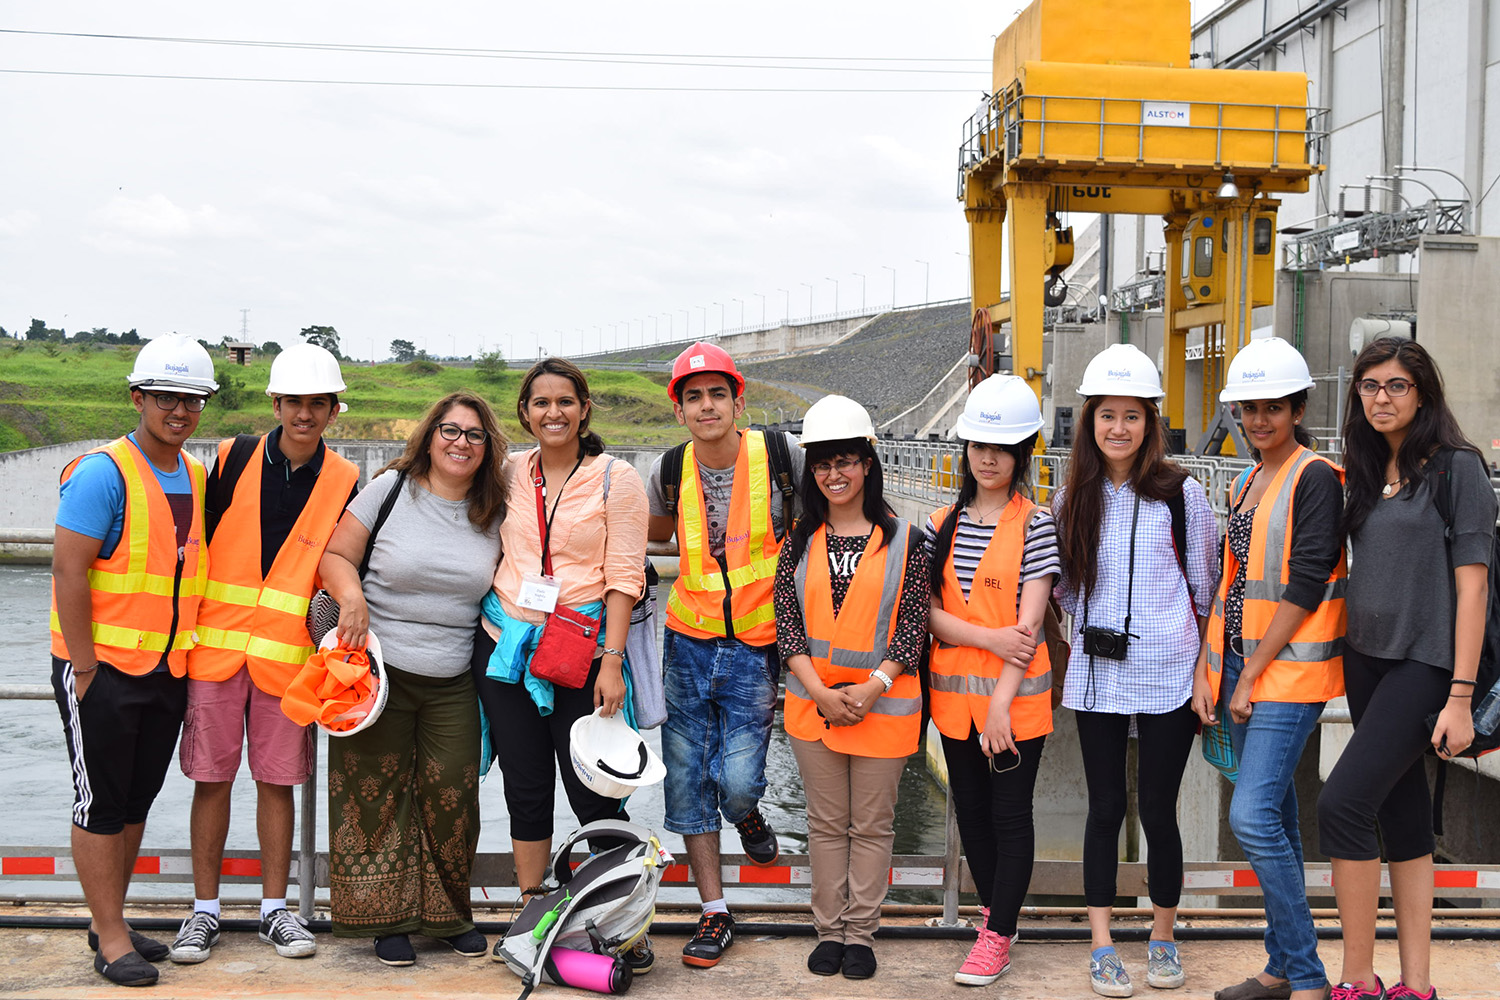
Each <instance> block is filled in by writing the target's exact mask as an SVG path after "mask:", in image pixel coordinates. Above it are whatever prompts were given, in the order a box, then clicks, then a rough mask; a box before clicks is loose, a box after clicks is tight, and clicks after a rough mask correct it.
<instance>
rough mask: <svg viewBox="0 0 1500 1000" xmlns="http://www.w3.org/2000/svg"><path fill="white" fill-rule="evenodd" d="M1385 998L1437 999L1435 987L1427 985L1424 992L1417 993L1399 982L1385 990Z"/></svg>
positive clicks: (1389, 999)
mask: <svg viewBox="0 0 1500 1000" xmlns="http://www.w3.org/2000/svg"><path fill="white" fill-rule="evenodd" d="M1385 1000H1438V995H1437V987H1436V986H1429V987H1427V992H1426V993H1418V992H1417V991H1416V990H1414V989H1412V988H1411V987H1410V986H1407V985H1406V983H1404V982H1400V983H1397V984H1396V985H1395V986H1392V987H1391V988H1390V989H1388V990H1386V991H1385Z"/></svg>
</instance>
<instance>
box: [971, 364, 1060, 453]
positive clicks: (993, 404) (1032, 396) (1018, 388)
mask: <svg viewBox="0 0 1500 1000" xmlns="http://www.w3.org/2000/svg"><path fill="white" fill-rule="evenodd" d="M1041 429H1042V408H1041V405H1040V404H1039V403H1038V402H1037V399H1036V393H1035V392H1033V391H1032V389H1031V386H1030V385H1028V384H1027V383H1026V380H1025V379H1023V378H1021V377H1020V376H1019V375H991V376H990V377H989V378H987V379H985V380H984V381H983V382H981V383H979V384H978V385H976V386H975V387H974V388H973V389H971V390H969V398H968V400H967V401H966V402H965V403H964V412H963V413H961V414H959V417H958V422H957V423H956V424H954V425H953V434H954V436H955V437H957V438H959V439H960V440H963V441H980V442H983V443H985V444H1019V443H1020V442H1022V441H1025V440H1026V439H1027V438H1029V437H1031V435H1033V434H1035V433H1036V432H1037V431H1039V430H1041Z"/></svg>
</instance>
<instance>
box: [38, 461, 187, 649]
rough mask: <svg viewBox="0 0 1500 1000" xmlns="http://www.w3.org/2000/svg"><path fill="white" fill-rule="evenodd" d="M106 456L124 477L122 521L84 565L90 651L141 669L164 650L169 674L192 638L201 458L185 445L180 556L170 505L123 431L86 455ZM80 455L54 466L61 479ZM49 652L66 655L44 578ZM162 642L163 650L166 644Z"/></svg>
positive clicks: (54, 596)
mask: <svg viewBox="0 0 1500 1000" xmlns="http://www.w3.org/2000/svg"><path fill="white" fill-rule="evenodd" d="M96 453H100V454H105V455H108V456H109V457H110V458H111V459H112V460H113V461H114V463H115V466H116V467H117V468H119V470H120V475H121V476H123V477H124V479H125V522H124V528H123V530H122V531H121V533H120V541H119V542H118V544H116V545H115V550H114V552H112V553H110V556H109V558H108V559H105V558H102V557H101V558H98V559H95V560H94V564H93V565H92V566H90V567H89V572H88V579H89V600H90V603H91V616H92V618H93V623H92V624H93V633H94V655H95V656H97V657H98V658H99V659H101V660H103V661H105V662H106V663H108V664H110V665H111V666H113V667H115V668H116V669H118V670H122V671H124V672H125V673H127V674H137V675H140V674H149V673H150V672H151V671H153V670H155V669H156V668H157V666H158V665H159V664H160V663H161V660H162V654H163V653H166V658H167V667H168V669H170V670H171V671H172V676H174V677H181V676H182V675H183V674H185V673H186V672H187V652H188V650H189V649H191V648H192V647H193V644H194V643H195V642H197V638H196V637H195V636H194V634H193V626H194V624H195V623H196V622H197V620H198V602H199V600H200V599H201V598H202V596H203V587H204V584H205V583H207V581H208V559H207V553H206V552H204V550H203V484H204V481H205V479H206V478H207V477H206V475H205V473H204V471H203V463H201V462H199V461H198V460H197V459H196V458H193V457H192V456H191V455H189V454H188V453H187V452H185V451H184V452H179V453H178V456H177V460H178V461H179V462H184V463H186V464H187V469H188V479H189V480H190V482H191V483H192V489H193V522H192V524H191V525H190V526H189V527H188V535H187V544H185V545H184V546H183V547H182V551H181V558H179V553H178V549H177V525H176V522H175V521H173V519H172V508H171V507H170V506H169V505H168V503H167V495H166V494H165V493H163V492H162V489H161V486H160V484H158V483H157V481H156V474H155V473H153V472H152V471H151V464H150V463H149V462H148V461H147V460H146V456H145V455H144V454H142V453H141V450H140V449H139V448H137V447H136V446H135V445H134V444H132V443H131V441H130V440H129V438H123V437H122V438H116V439H115V440H113V441H111V442H110V443H109V444H107V445H104V446H103V447H101V448H95V449H94V451H91V452H89V453H88V454H90V455H92V454H96ZM82 458H83V456H82V455H80V456H78V458H75V459H73V461H71V462H69V463H68V465H67V467H66V468H64V469H63V472H62V480H61V481H62V482H67V481H68V479H69V478H70V477H71V476H72V475H73V470H74V469H76V468H77V467H78V462H79V461H80V460H81V459H82ZM51 627H52V655H53V656H56V657H58V658H59V659H64V660H70V659H72V657H71V656H69V655H68V647H67V645H66V643H64V642H63V637H62V625H61V623H60V622H59V620H58V617H57V582H56V581H55V580H54V581H53V584H52V615H51ZM169 644H170V647H171V649H170V651H168V645H169Z"/></svg>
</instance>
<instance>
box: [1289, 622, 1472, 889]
mask: <svg viewBox="0 0 1500 1000" xmlns="http://www.w3.org/2000/svg"><path fill="white" fill-rule="evenodd" d="M1452 678H1453V675H1452V674H1451V673H1449V672H1448V671H1446V670H1441V669H1439V668H1437V667H1434V666H1431V665H1429V664H1426V663H1418V662H1417V661H1416V660H1383V659H1380V658H1378V657H1374V656H1366V655H1365V654H1363V653H1361V652H1360V651H1359V650H1357V649H1354V648H1352V647H1350V646H1349V645H1348V644H1347V643H1346V644H1345V646H1344V689H1345V693H1346V694H1347V695H1348V696H1349V715H1350V717H1351V718H1352V719H1353V720H1354V735H1353V736H1351V737H1350V738H1349V745H1348V746H1346V747H1345V748H1344V752H1343V753H1342V754H1340V755H1339V759H1338V762H1337V763H1336V764H1334V766H1333V771H1332V772H1331V773H1330V774H1329V775H1328V781H1327V782H1326V783H1324V785H1323V792H1322V794H1320V795H1319V796H1318V847H1319V848H1320V849H1321V850H1322V852H1323V853H1324V854H1326V855H1328V856H1329V857H1330V858H1340V859H1343V860H1347V861H1372V860H1374V859H1376V858H1379V857H1380V841H1378V840H1376V838H1375V824H1376V821H1377V820H1378V821H1379V823H1380V839H1381V840H1383V841H1384V842H1385V856H1386V860H1388V861H1412V860H1414V859H1416V858H1421V857H1425V856H1426V855H1429V854H1431V853H1432V851H1433V847H1434V846H1435V843H1434V840H1433V836H1432V795H1431V793H1430V792H1429V791H1428V790H1427V766H1426V763H1425V762H1424V761H1423V759H1422V758H1423V754H1424V752H1425V751H1426V750H1427V748H1428V747H1430V746H1431V745H1432V730H1430V729H1428V728H1427V716H1428V715H1430V714H1431V713H1433V712H1437V711H1440V710H1441V709H1442V707H1443V705H1444V704H1446V703H1447V701H1448V687H1449V682H1450V681H1451V680H1452Z"/></svg>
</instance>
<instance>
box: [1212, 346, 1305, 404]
mask: <svg viewBox="0 0 1500 1000" xmlns="http://www.w3.org/2000/svg"><path fill="white" fill-rule="evenodd" d="M1312 387H1313V380H1312V375H1311V374H1310V373H1309V372H1308V370H1307V359H1305V358H1304V357H1302V353H1301V352H1300V351H1298V350H1297V349H1296V348H1295V347H1293V346H1292V345H1291V344H1288V343H1287V342H1286V341H1284V340H1282V339H1281V338H1280V337H1267V338H1265V339H1264V340H1252V341H1251V342H1250V343H1248V344H1246V345H1245V346H1244V347H1242V348H1240V350H1239V353H1237V354H1236V355H1235V356H1234V360H1233V361H1231V362H1230V363H1229V374H1228V375H1227V376H1225V378H1224V389H1223V391H1222V392H1220V393H1219V402H1221V403H1238V402H1241V401H1243V400H1246V399H1284V398H1285V397H1287V396H1290V395H1291V394H1292V393H1294V392H1297V391H1298V390H1301V389H1311V388H1312Z"/></svg>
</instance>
